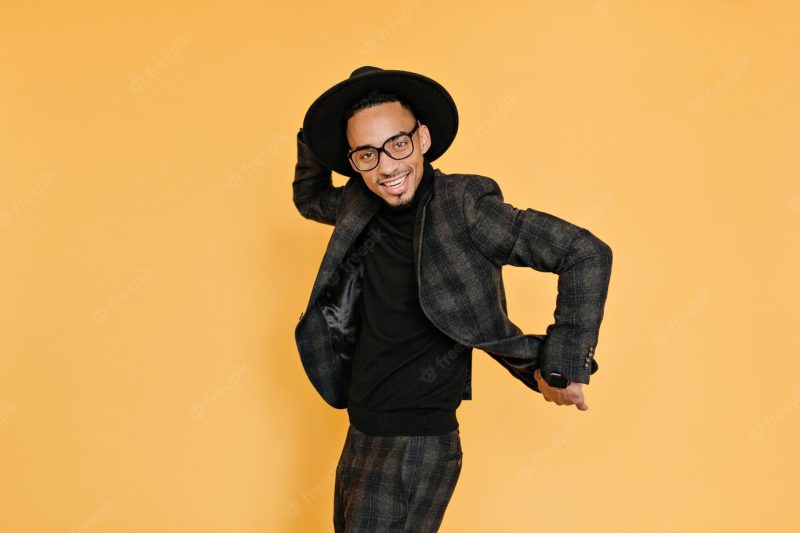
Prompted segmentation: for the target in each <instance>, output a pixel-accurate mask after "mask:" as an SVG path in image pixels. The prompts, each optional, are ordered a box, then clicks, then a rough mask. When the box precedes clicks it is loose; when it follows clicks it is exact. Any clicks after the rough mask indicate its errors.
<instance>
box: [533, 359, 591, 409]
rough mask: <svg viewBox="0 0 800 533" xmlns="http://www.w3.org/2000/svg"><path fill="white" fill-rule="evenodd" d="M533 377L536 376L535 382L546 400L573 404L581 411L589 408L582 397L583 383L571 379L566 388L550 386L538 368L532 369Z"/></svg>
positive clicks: (560, 403)
mask: <svg viewBox="0 0 800 533" xmlns="http://www.w3.org/2000/svg"><path fill="white" fill-rule="evenodd" d="M533 377H535V378H536V382H537V383H538V384H539V391H540V392H541V393H542V396H544V399H545V400H547V401H548V402H555V403H556V404H557V405H574V406H575V407H577V408H578V409H580V410H581V411H586V410H587V409H588V408H589V406H588V405H586V402H585V401H584V399H583V390H581V386H583V383H580V382H577V381H573V382H572V383H570V384H569V385H567V388H566V389H559V388H557V387H551V386H550V385H548V384H547V382H546V381H545V380H544V378H543V377H542V372H541V370H539V369H538V368H537V369H536V370H534V371H533Z"/></svg>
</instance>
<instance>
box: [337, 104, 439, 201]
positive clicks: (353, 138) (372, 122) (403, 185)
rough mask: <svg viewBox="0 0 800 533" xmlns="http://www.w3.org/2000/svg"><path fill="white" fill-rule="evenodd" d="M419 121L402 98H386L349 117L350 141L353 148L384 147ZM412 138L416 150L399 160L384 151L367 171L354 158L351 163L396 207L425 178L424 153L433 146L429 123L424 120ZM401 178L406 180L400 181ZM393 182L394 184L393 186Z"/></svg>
mask: <svg viewBox="0 0 800 533" xmlns="http://www.w3.org/2000/svg"><path fill="white" fill-rule="evenodd" d="M415 125H416V121H415V119H414V116H413V115H412V114H411V112H409V111H408V110H407V109H406V108H404V107H403V106H402V105H401V104H400V102H386V103H382V104H378V105H376V106H372V107H366V108H364V109H361V110H359V111H356V113H355V114H354V115H353V116H352V117H350V119H349V120H348V121H347V142H348V143H349V144H350V149H351V150H353V149H355V148H356V147H361V146H365V145H369V146H374V147H381V146H383V143H385V142H386V141H387V140H388V139H390V138H391V137H394V136H395V135H397V134H398V133H400V132H401V131H405V132H409V131H411V130H412V129H413V128H414V126H415ZM412 141H413V143H414V152H413V153H412V154H411V155H410V156H408V157H407V158H405V159H400V160H396V159H392V158H391V157H389V156H387V155H386V154H385V153H383V152H380V159H379V160H378V166H376V167H375V168H373V169H372V170H368V171H366V172H362V171H360V170H358V169H357V168H355V166H353V162H352V161H350V166H351V167H353V169H354V170H355V171H356V172H358V173H359V174H361V177H362V178H363V179H364V183H365V184H366V185H367V188H369V190H371V191H372V192H373V193H375V194H377V195H378V196H379V197H381V198H382V199H383V200H384V201H385V202H386V203H388V204H389V205H392V206H395V207H397V206H401V205H405V204H407V203H408V202H410V201H411V200H412V198H414V193H415V192H416V190H417V185H419V182H420V180H421V179H422V173H423V172H424V161H425V160H424V158H423V157H422V156H423V154H425V153H426V152H427V151H428V149H429V148H430V146H431V137H430V132H429V131H428V127H427V126H425V125H424V124H421V125H420V126H419V127H418V128H417V131H415V132H414V135H413V136H412ZM399 179H401V180H402V181H400V182H399V184H397V183H396V182H397V181H398V180H399ZM389 183H392V184H393V185H394V187H389V185H388V184H389Z"/></svg>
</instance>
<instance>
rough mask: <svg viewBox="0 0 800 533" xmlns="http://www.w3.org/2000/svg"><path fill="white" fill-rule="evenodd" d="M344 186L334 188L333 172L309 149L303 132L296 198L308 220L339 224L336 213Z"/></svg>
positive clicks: (300, 134)
mask: <svg viewBox="0 0 800 533" xmlns="http://www.w3.org/2000/svg"><path fill="white" fill-rule="evenodd" d="M343 191H344V186H341V187H334V186H333V178H332V176H331V169H329V168H327V167H325V166H324V165H323V164H322V163H321V162H320V161H319V160H317V158H316V157H314V154H312V153H311V150H310V149H309V148H308V146H306V143H305V139H304V137H303V128H300V131H298V132H297V164H296V165H295V169H294V181H293V182H292V195H293V200H294V205H295V206H296V207H297V210H298V211H299V212H300V214H301V215H303V216H304V217H305V218H309V219H311V220H316V221H317V222H322V223H323V224H330V225H335V224H336V211H337V209H338V207H339V202H340V201H341V198H342V193H343Z"/></svg>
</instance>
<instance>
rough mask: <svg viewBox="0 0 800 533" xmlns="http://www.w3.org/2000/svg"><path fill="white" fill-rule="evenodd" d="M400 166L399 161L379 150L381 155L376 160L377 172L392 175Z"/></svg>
mask: <svg viewBox="0 0 800 533" xmlns="http://www.w3.org/2000/svg"><path fill="white" fill-rule="evenodd" d="M399 167H400V161H398V160H397V159H392V158H391V157H389V156H388V155H387V154H386V153H384V152H381V157H380V159H379V160H378V168H377V170H378V173H380V174H383V175H384V176H392V175H393V174H394V173H395V172H397V169H398V168H399Z"/></svg>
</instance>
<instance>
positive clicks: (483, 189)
mask: <svg viewBox="0 0 800 533" xmlns="http://www.w3.org/2000/svg"><path fill="white" fill-rule="evenodd" d="M434 176H435V177H436V179H435V181H434V183H435V184H436V191H437V192H439V191H442V192H443V193H444V194H446V195H448V196H450V195H453V196H455V197H457V198H462V199H466V200H470V199H471V200H475V199H477V198H480V197H481V196H485V195H487V194H488V195H495V196H498V197H499V199H500V200H502V199H503V193H502V190H501V189H500V185H499V184H498V183H497V181H495V180H494V179H493V178H490V177H488V176H483V175H481V174H466V173H445V172H442V171H441V170H439V169H438V168H435V169H434Z"/></svg>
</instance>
